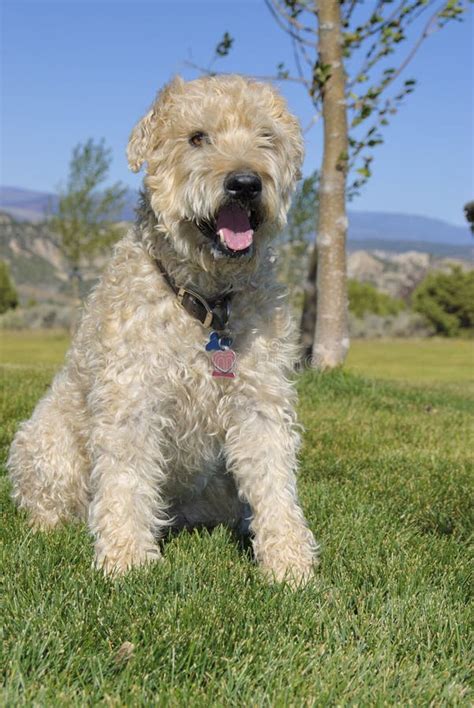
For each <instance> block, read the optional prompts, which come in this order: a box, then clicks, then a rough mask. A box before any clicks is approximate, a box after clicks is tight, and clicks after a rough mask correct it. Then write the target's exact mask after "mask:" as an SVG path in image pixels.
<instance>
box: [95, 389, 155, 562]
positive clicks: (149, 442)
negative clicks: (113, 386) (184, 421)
mask: <svg viewBox="0 0 474 708" xmlns="http://www.w3.org/2000/svg"><path fill="white" fill-rule="evenodd" d="M102 393H103V400H104V402H105V401H107V402H108V405H102V406H101V413H100V414H99V413H98V412H96V415H95V416H94V419H93V428H92V433H91V448H92V457H93V470H92V476H91V487H92V502H91V505H90V512H89V525H90V528H91V531H92V533H93V534H94V536H95V539H96V542H95V564H96V566H97V567H101V568H103V570H104V571H105V572H106V573H111V574H115V573H123V572H125V571H126V570H128V569H129V568H131V567H133V566H137V565H142V564H144V563H147V562H150V561H154V560H158V559H159V558H160V551H159V548H158V546H157V544H156V536H157V535H158V534H159V530H160V528H163V527H164V526H166V525H167V524H168V518H167V514H166V510H165V504H164V503H163V500H162V498H161V496H160V487H161V486H162V484H163V481H164V474H163V469H164V461H163V460H162V457H161V453H160V447H159V443H158V438H159V431H157V430H156V429H153V428H152V424H151V420H152V412H151V410H149V409H148V408H147V407H146V402H147V401H149V400H150V397H149V396H146V395H145V394H144V393H143V391H136V392H135V395H132V394H131V393H128V396H127V392H125V391H121V392H118V393H117V391H116V390H115V391H114V392H113V393H114V394H115V397H112V396H110V397H109V393H110V391H108V390H105V391H103V392H102ZM141 404H143V405H141ZM131 409H132V410H131Z"/></svg>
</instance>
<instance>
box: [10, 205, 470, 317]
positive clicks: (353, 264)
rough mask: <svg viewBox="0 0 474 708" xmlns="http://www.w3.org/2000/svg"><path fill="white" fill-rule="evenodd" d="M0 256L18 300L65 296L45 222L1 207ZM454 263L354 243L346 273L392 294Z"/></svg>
mask: <svg viewBox="0 0 474 708" xmlns="http://www.w3.org/2000/svg"><path fill="white" fill-rule="evenodd" d="M353 247H354V246H353V245H352V248H353ZM285 250H286V247H285V245H283V246H282V247H281V252H280V258H281V259H285V258H287V257H288V254H286V253H285ZM0 258H1V259H2V260H5V261H6V262H7V263H8V265H9V267H10V271H11V274H12V276H13V279H14V281H15V283H16V286H17V289H18V291H19V294H20V298H21V300H22V302H23V303H25V302H27V301H28V300H36V301H38V302H58V303H61V302H62V303H67V302H69V301H70V292H71V290H70V286H69V275H68V269H67V264H66V263H65V262H64V259H63V258H62V256H61V252H60V250H59V248H58V246H57V245H56V243H55V241H54V239H53V238H52V236H51V234H50V233H49V231H48V228H47V226H46V225H45V224H44V223H43V224H39V223H38V224H33V223H30V222H27V221H21V222H20V221H15V220H14V219H13V218H12V217H11V216H9V215H8V214H6V213H4V212H0ZM454 263H458V264H459V265H461V267H462V268H472V267H474V266H473V265H472V261H469V260H468V259H455V258H442V257H439V256H434V255H431V254H429V253H425V252H421V251H407V252H403V253H397V252H394V251H393V250H380V249H374V250H362V249H359V250H355V251H349V255H348V273H349V277H350V278H354V279H356V280H360V281H364V282H369V283H372V284H373V285H375V286H376V287H377V288H379V289H380V290H382V291H384V292H386V293H389V294H390V295H393V296H394V297H402V298H404V299H406V298H408V297H409V295H410V293H411V292H412V290H413V289H414V288H415V287H416V286H417V285H418V283H420V282H421V281H422V280H423V278H424V277H425V275H426V274H427V273H428V272H429V271H430V270H433V269H437V270H439V269H448V268H450V267H451V265H452V264H454ZM292 267H293V266H292ZM294 268H296V269H298V270H300V269H301V273H300V275H298V277H297V278H296V279H294V278H291V280H292V281H293V282H294V283H302V282H304V270H305V265H304V258H303V259H298V263H297V264H296V263H295V264H294ZM98 270H100V263H97V264H96V266H95V267H93V268H91V269H90V271H89V272H88V273H87V274H86V279H87V281H88V282H92V281H93V280H94V279H95V277H96V275H97V272H98ZM296 289H297V288H296Z"/></svg>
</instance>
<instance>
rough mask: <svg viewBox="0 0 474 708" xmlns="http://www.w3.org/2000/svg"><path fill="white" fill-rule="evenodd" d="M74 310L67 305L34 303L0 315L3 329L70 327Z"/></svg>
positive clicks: (0, 325) (0, 326)
mask: <svg viewBox="0 0 474 708" xmlns="http://www.w3.org/2000/svg"><path fill="white" fill-rule="evenodd" d="M73 316H74V310H73V308H72V307H68V306H65V305H48V304H46V303H45V304H41V305H34V306H32V307H27V308H18V309H17V310H9V311H8V312H5V313H4V314H3V315H0V330H1V329H69V328H70V326H71V323H72V321H73Z"/></svg>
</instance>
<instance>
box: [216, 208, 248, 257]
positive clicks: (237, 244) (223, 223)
mask: <svg viewBox="0 0 474 708" xmlns="http://www.w3.org/2000/svg"><path fill="white" fill-rule="evenodd" d="M216 230H217V233H218V234H219V236H222V238H223V239H224V241H225V244H226V246H228V248H230V249H232V250H233V251H243V250H244V248H248V247H249V246H250V244H251V243H252V239H253V229H252V228H251V227H250V221H249V218H248V216H247V212H246V211H245V209H242V207H240V206H237V205H236V204H228V205H227V206H224V207H222V208H221V209H220V210H219V214H218V215H217V224H216Z"/></svg>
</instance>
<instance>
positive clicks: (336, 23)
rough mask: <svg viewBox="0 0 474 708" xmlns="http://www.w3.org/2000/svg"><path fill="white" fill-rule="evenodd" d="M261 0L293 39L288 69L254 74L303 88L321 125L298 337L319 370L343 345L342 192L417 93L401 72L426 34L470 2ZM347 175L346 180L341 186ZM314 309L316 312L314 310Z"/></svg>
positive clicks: (355, 188)
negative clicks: (314, 218)
mask: <svg viewBox="0 0 474 708" xmlns="http://www.w3.org/2000/svg"><path fill="white" fill-rule="evenodd" d="M264 2H265V4H266V6H267V7H268V9H269V11H270V13H271V15H272V17H273V19H274V20H275V22H277V24H278V25H279V26H280V27H281V28H282V29H283V30H284V31H285V32H286V34H287V35H288V37H289V40H290V41H291V43H292V47H293V54H294V64H295V67H294V68H295V73H294V74H292V73H291V72H290V71H289V70H288V69H287V67H286V66H285V65H284V64H283V63H280V64H278V66H277V73H276V75H275V76H274V77H261V78H267V79H268V78H273V79H276V80H279V81H292V82H296V83H297V84H299V85H301V87H302V88H303V89H304V90H305V91H306V93H307V94H308V97H309V99H310V100H311V103H312V105H313V108H314V117H313V121H312V123H315V122H316V120H317V119H318V118H319V117H320V116H322V120H323V124H324V148H323V160H322V167H321V170H320V180H321V189H320V198H319V211H318V223H317V233H318V239H317V243H316V246H315V248H317V250H318V253H316V252H315V254H314V256H313V257H312V258H311V261H310V265H309V273H308V284H307V293H308V297H307V298H306V301H305V312H304V313H303V320H302V322H303V341H305V339H306V341H307V340H308V339H309V340H310V341H311V342H313V347H312V350H313V351H312V358H311V361H312V363H313V364H314V366H316V367H317V368H319V369H328V368H332V367H334V366H337V365H340V364H342V363H343V361H344V358H345V355H346V353H347V350H348V345H349V339H348V333H347V294H346V290H347V285H346V251H345V241H346V232H347V218H346V212H345V202H346V197H347V196H349V197H352V196H354V195H356V194H357V193H358V192H359V190H360V189H361V187H362V186H363V185H364V184H365V182H366V181H367V180H368V179H369V178H370V176H371V163H372V159H373V155H372V150H373V148H374V147H376V146H377V145H379V144H380V143H382V142H383V137H382V129H383V127H384V126H386V125H387V124H388V122H389V119H390V118H391V116H393V115H394V114H395V113H396V112H397V110H398V108H399V106H400V104H401V103H402V102H403V99H404V98H405V97H406V96H407V95H408V94H409V93H411V92H412V91H413V90H414V86H415V81H414V79H407V80H405V81H404V82H403V83H402V84H401V86H400V84H399V78H400V75H401V74H402V73H403V71H404V70H405V69H406V67H407V66H408V64H409V63H410V61H411V60H412V59H413V57H414V56H415V54H416V52H417V51H418V49H419V47H420V46H421V45H422V43H423V42H424V40H425V39H426V38H427V37H429V36H430V35H431V34H433V32H435V31H436V30H438V29H440V28H441V27H443V26H444V25H445V24H446V23H447V22H448V21H450V20H458V19H460V18H461V16H462V14H463V12H464V11H465V10H466V5H467V3H466V2H464V1H463V0H444V1H443V2H435V0H400V2H397V3H394V2H393V0H372V1H371V2H362V1H361V0H264ZM403 42H405V43H407V44H409V49H408V51H407V52H406V54H405V55H404V58H403V59H402V60H401V61H398V62H396V63H394V62H393V61H392V58H393V55H394V54H395V51H396V49H397V48H398V46H399V45H401V44H402V43H403ZM232 44H233V39H232V37H231V35H230V34H229V33H227V32H226V33H225V35H224V38H223V40H222V41H221V42H220V43H219V45H218V47H217V48H216V52H215V58H218V57H225V56H226V55H227V54H228V53H229V51H230V50H231V47H232ZM213 61H214V60H213ZM212 64H213V62H212V63H211V64H210V65H209V67H207V69H203V68H202V67H197V66H196V65H194V64H192V66H194V67H195V68H198V69H199V70H201V71H206V72H207V73H215V72H214V69H213V66H212ZM344 64H346V67H345V66H344ZM347 66H349V67H350V72H349V73H348V72H347ZM348 174H351V175H352V178H351V181H350V182H349V185H348V187H346V177H347V175H348ZM318 254H319V255H318ZM316 271H317V279H316ZM316 292H317V295H318V297H317V308H315V301H316ZM310 293H312V294H313V295H312V298H311V297H310V296H309V294H310ZM315 309H317V316H316V318H315V317H313V315H312V312H313V311H314V310H315ZM316 323H317V324H316Z"/></svg>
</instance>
